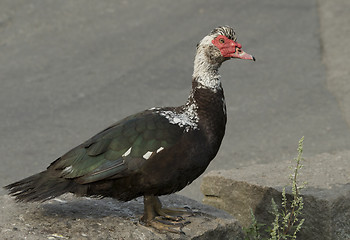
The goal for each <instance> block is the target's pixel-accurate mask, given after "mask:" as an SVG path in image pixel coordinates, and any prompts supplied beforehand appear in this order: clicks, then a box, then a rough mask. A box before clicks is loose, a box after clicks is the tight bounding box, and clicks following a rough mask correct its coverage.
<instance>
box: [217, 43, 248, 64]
mask: <svg viewBox="0 0 350 240" xmlns="http://www.w3.org/2000/svg"><path fill="white" fill-rule="evenodd" d="M222 53H224V54H223V56H224V57H230V58H239V59H247V60H253V61H255V57H253V56H252V55H250V54H248V53H246V52H244V51H243V50H242V45H241V44H239V43H238V42H235V41H231V42H230V45H229V46H228V47H227V48H225V50H223V52H222Z"/></svg>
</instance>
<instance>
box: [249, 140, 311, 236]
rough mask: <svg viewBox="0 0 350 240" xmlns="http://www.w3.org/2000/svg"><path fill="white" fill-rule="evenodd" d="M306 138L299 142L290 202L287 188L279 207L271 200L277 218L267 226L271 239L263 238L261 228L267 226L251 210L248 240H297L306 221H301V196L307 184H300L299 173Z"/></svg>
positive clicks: (291, 177)
mask: <svg viewBox="0 0 350 240" xmlns="http://www.w3.org/2000/svg"><path fill="white" fill-rule="evenodd" d="M303 144H304V137H302V138H301V139H300V140H299V144H298V149H297V150H298V155H297V157H296V158H294V161H295V164H296V165H295V167H292V168H291V169H292V171H293V172H292V173H291V174H290V176H289V177H290V181H291V182H290V186H291V188H292V196H291V199H290V200H289V199H288V197H287V194H286V188H285V187H284V188H283V190H282V202H281V206H280V207H279V206H278V205H277V203H276V202H275V200H274V199H273V198H272V199H271V206H272V212H271V213H272V215H273V216H274V217H275V218H274V221H273V222H272V224H271V226H267V227H266V229H265V232H268V233H269V235H270V236H269V237H266V238H263V237H262V235H264V234H262V233H261V230H262V229H261V228H262V227H263V226H265V224H260V223H258V222H257V220H256V218H255V216H254V213H253V211H252V210H251V218H252V223H251V225H250V226H249V227H247V228H244V231H245V233H246V238H245V239H246V240H266V239H268V240H289V239H293V240H294V239H296V238H297V233H298V232H299V231H300V230H301V228H302V225H303V224H304V221H305V219H300V216H301V215H302V210H303V207H304V202H303V197H302V196H301V195H300V191H301V189H303V188H305V186H306V182H304V183H302V184H299V182H298V176H299V174H300V173H299V171H300V170H301V169H302V167H303V165H302V161H303V160H304V159H303V157H302V155H303Z"/></svg>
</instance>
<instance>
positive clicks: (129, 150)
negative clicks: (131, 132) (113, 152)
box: [122, 147, 132, 157]
mask: <svg viewBox="0 0 350 240" xmlns="http://www.w3.org/2000/svg"><path fill="white" fill-rule="evenodd" d="M131 148H132V147H130V148H129V149H128V150H127V151H126V152H125V153H124V154H123V155H122V157H127V156H129V154H130V153H131Z"/></svg>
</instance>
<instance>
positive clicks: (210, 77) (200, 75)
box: [192, 49, 222, 92]
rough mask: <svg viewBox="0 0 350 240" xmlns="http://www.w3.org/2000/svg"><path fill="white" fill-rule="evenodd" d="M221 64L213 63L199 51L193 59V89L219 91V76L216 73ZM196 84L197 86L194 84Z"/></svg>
mask: <svg viewBox="0 0 350 240" xmlns="http://www.w3.org/2000/svg"><path fill="white" fill-rule="evenodd" d="M220 66H221V63H213V62H211V61H210V59H209V57H208V56H207V55H206V54H205V52H204V51H201V49H199V50H198V51H197V54H196V57H195V59H194V69H193V74H192V78H193V81H194V83H193V87H198V88H207V89H210V90H212V91H214V92H216V91H217V90H221V89H222V87H221V82H220V75H219V72H218V69H219V67H220ZM195 82H197V84H195Z"/></svg>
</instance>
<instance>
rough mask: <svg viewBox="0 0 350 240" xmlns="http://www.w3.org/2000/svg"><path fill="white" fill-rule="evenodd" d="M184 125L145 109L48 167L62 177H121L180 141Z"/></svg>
mask: <svg viewBox="0 0 350 240" xmlns="http://www.w3.org/2000/svg"><path fill="white" fill-rule="evenodd" d="M182 133H183V128H181V127H179V126H178V125H176V124H171V123H169V121H168V120H167V119H166V118H165V117H163V116H160V115H158V114H156V113H153V112H152V111H149V110H148V111H144V112H141V113H138V114H135V115H132V116H130V117H128V118H125V119H123V120H121V121H120V122H117V123H116V124H114V125H112V126H110V127H109V128H107V129H105V130H104V131H102V132H100V133H98V134H97V135H95V136H94V137H92V138H91V139H89V140H88V141H86V142H85V143H83V144H81V145H79V146H78V147H76V148H74V149H72V150H71V151H69V152H68V153H66V154H65V155H63V156H62V157H61V158H59V159H58V160H56V161H55V162H54V163H52V164H51V166H50V167H49V168H54V169H55V170H59V171H61V177H64V178H76V179H77V181H79V182H80V183H90V182H95V181H99V180H103V179H106V178H110V177H118V176H120V177H122V176H125V175H127V174H128V173H130V172H132V171H137V168H138V167H140V166H142V164H143V163H144V162H145V161H147V160H148V159H149V158H150V157H153V156H154V155H155V154H157V153H158V152H160V151H162V150H164V149H167V148H169V147H171V146H173V145H174V144H175V143H176V142H177V141H179V139H180V137H181V135H182Z"/></svg>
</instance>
